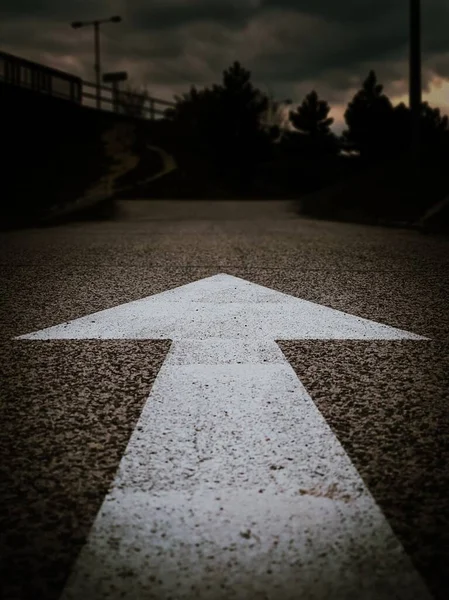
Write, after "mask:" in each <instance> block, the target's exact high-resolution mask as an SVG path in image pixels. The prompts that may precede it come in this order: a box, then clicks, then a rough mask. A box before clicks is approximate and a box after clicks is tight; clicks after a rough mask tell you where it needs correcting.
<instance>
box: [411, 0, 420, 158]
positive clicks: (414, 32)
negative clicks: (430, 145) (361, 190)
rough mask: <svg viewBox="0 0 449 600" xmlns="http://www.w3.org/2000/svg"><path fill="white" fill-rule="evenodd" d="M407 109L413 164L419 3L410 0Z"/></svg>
mask: <svg viewBox="0 0 449 600" xmlns="http://www.w3.org/2000/svg"><path fill="white" fill-rule="evenodd" d="M409 10H410V14H409V23H410V57H409V69H410V71H409V107H410V113H411V150H412V156H413V159H414V161H415V164H418V160H419V152H420V120H421V119H420V117H421V94H422V92H421V2H420V0H410V9H409Z"/></svg>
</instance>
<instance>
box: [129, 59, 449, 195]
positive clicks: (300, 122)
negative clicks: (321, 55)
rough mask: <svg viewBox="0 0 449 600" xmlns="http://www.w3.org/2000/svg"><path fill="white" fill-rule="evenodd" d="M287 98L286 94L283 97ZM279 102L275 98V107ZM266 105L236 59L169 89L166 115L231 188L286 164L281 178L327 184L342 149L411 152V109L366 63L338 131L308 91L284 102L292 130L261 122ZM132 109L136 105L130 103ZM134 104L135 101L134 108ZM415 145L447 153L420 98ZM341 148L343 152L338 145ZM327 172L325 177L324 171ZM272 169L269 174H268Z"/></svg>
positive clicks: (441, 123) (369, 160)
mask: <svg viewBox="0 0 449 600" xmlns="http://www.w3.org/2000/svg"><path fill="white" fill-rule="evenodd" d="M287 102H288V103H289V104H290V105H291V104H292V103H291V101H287ZM279 106H280V103H276V105H275V106H274V107H271V108H274V109H275V111H276V110H279ZM269 108H270V99H269V98H268V96H267V94H265V93H263V92H261V91H260V90H259V89H257V88H256V87H255V86H254V85H253V83H252V82H251V72H250V71H249V70H247V69H245V68H244V67H242V65H241V64H240V63H239V62H238V61H235V62H234V63H233V64H232V65H231V66H230V67H229V68H228V69H226V70H224V71H223V76H222V81H221V83H220V84H214V85H212V87H205V88H203V89H197V88H196V87H195V86H194V85H192V86H191V89H190V91H189V92H188V93H186V94H184V95H182V96H175V106H174V107H173V108H169V109H167V110H166V111H165V120H166V121H167V122H168V123H169V124H170V126H171V127H172V128H173V129H174V130H175V131H176V135H177V137H178V138H179V140H180V144H181V145H182V146H183V147H184V149H185V152H188V153H191V154H195V155H196V156H199V157H202V158H203V160H204V161H206V162H207V164H208V169H209V170H210V172H211V173H213V176H215V177H217V178H218V179H220V180H225V181H227V182H228V183H229V182H232V186H233V189H235V190H237V191H239V192H247V191H248V190H250V189H251V186H252V185H253V183H254V180H255V179H257V177H260V176H261V173H262V172H265V176H266V173H268V172H269V171H270V169H271V172H272V173H274V172H275V171H276V167H274V165H277V168H280V165H281V163H282V164H283V165H284V166H285V165H286V164H288V165H290V166H291V167H292V168H291V169H290V171H289V173H288V176H286V175H285V174H284V175H283V176H282V181H283V185H288V181H287V180H288V179H289V178H290V180H292V179H295V177H297V176H298V173H302V176H301V179H302V181H303V187H302V191H311V190H313V189H316V188H319V187H320V186H322V185H324V184H326V183H329V182H330V181H331V180H332V177H334V175H332V174H331V175H329V173H330V172H332V173H335V172H336V171H338V169H339V168H340V166H338V167H335V165H336V164H338V165H340V163H341V161H342V156H343V155H345V154H346V155H348V154H351V155H353V156H354V157H356V158H355V160H354V159H353V160H352V162H353V163H354V162H356V163H357V164H358V165H372V164H376V163H377V162H382V161H385V160H388V159H394V158H395V157H400V156H403V155H404V154H406V153H408V152H409V149H410V142H411V114H410V110H409V108H408V107H407V106H406V105H405V104H404V103H401V104H399V105H397V106H393V104H392V102H391V101H390V99H389V98H388V97H387V96H386V95H385V93H384V91H383V86H382V85H381V84H380V83H379V82H378V80H377V77H376V74H375V72H374V71H373V70H371V71H370V72H369V74H368V76H367V78H366V79H365V81H363V85H362V87H361V89H360V90H359V91H357V93H356V94H355V95H354V97H353V98H352V100H351V101H350V102H349V103H348V105H347V107H346V111H345V113H344V119H345V124H346V128H345V129H344V131H343V132H342V134H341V135H337V134H335V133H334V132H333V131H332V130H331V125H332V124H333V122H334V120H333V119H332V118H331V117H329V112H330V110H331V107H330V106H329V103H328V102H327V101H325V100H324V99H321V98H319V96H318V94H317V92H316V91H315V90H312V91H311V92H310V93H309V94H308V95H307V96H306V97H305V98H304V100H303V101H302V103H300V104H299V105H298V106H297V107H296V108H295V109H290V112H289V117H288V118H289V121H290V123H291V130H285V129H283V128H281V127H280V125H279V123H278V124H271V126H262V123H263V122H264V117H265V116H266V115H267V111H268V110H269ZM132 110H133V111H134V113H133V114H134V115H135V114H136V112H135V111H136V107H135V106H134V107H133V109H132ZM137 110H138V107H137ZM421 146H422V150H423V154H425V155H426V156H427V157H429V156H431V157H435V158H438V159H440V158H441V157H448V156H449V123H448V117H447V116H443V115H441V113H440V110H439V109H438V108H432V107H430V106H429V104H428V103H427V102H423V103H422V105H421ZM342 151H343V152H342ZM326 173H327V176H326ZM273 176H274V175H273Z"/></svg>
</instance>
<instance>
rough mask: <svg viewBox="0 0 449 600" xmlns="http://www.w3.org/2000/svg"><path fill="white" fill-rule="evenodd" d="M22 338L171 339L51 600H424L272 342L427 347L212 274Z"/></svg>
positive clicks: (342, 455)
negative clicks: (57, 595)
mask: <svg viewBox="0 0 449 600" xmlns="http://www.w3.org/2000/svg"><path fill="white" fill-rule="evenodd" d="M20 337H21V338H22V339H23V338H28V339H53V338H60V339H61V338H65V339H80V338H86V337H88V338H111V337H116V338H117V337H118V338H128V339H129V338H134V339H135V338H141V339H142V338H145V337H146V338H171V339H173V340H174V342H173V344H172V346H171V348H170V351H169V353H168V355H167V358H166V360H165V362H164V364H163V366H162V368H161V370H160V372H159V374H158V376H157V378H156V380H155V382H154V385H153V387H152V390H151V393H150V395H149V398H148V400H147V402H146V404H145V406H144V409H143V411H142V414H141V416H140V418H139V421H138V423H137V426H136V429H135V430H134V432H133V434H132V436H131V438H130V441H129V443H128V446H127V449H126V451H125V454H124V456H123V458H122V460H121V462H120V465H119V468H118V471H117V474H116V477H115V480H114V482H113V484H112V486H111V488H110V490H109V492H108V494H107V496H106V498H105V501H104V503H103V505H102V507H101V509H100V511H99V513H98V515H97V517H96V519H95V522H94V525H93V527H92V529H91V532H90V534H89V537H88V541H87V543H86V545H85V546H84V548H83V549H82V551H81V553H80V555H79V557H78V560H77V562H76V564H75V566H74V569H73V571H72V573H71V575H70V577H69V580H68V582H67V585H66V587H65V589H64V592H63V594H62V597H61V600H81V599H82V600H87V599H89V600H97V599H98V600H100V599H101V600H103V599H113V600H115V599H118V598H129V599H131V598H133V599H135V598H145V599H158V600H159V599H162V598H164V599H167V598H169V597H171V598H173V599H174V598H176V599H187V598H192V597H198V598H205V599H210V600H212V599H213V600H216V599H223V600H224V599H228V598H241V599H243V598H248V599H258V598H260V599H262V598H263V599H271V600H274V599H276V600H277V599H278V598H279V599H280V598H282V599H285V600H289V599H293V598H295V599H298V598H304V599H311V600H314V599H317V600H324V599H327V598H333V599H337V600H390V599H391V600H393V599H395V600H397V599H401V600H402V599H403V600H409V599H410V598H414V599H416V600H424V599H426V600H429V599H430V598H431V596H430V594H429V592H428V591H427V589H426V587H425V584H424V583H423V582H422V580H421V578H420V577H419V575H418V573H417V572H416V571H415V570H414V568H413V566H412V564H411V562H410V559H409V558H408V556H407V555H406V553H405V552H404V550H403V548H402V546H401V544H400V543H399V541H398V540H397V539H396V538H395V536H394V534H393V532H392V530H391V528H390V526H389V524H388V522H387V520H386V519H385V517H384V515H383V514H382V512H381V510H380V508H379V507H378V506H377V504H376V503H375V501H374V499H373V497H372V496H371V494H370V492H369V490H368V489H367V488H366V486H365V485H364V483H363V481H362V479H361V477H360V475H359V474H358V472H357V470H356V469H355V467H354V466H353V465H352V463H351V461H350V459H349V457H348V456H347V454H346V453H345V451H344V449H343V448H342V446H341V445H340V443H339V441H338V440H337V438H336V437H335V435H334V434H333V433H332V431H331V429H330V427H329V426H328V425H327V423H326V421H325V420H324V418H323V416H322V415H321V413H320V412H319V411H318V409H317V408H316V406H315V404H314V402H313V401H312V399H311V397H310V396H309V395H308V394H307V392H306V390H305V388H304V387H303V386H302V384H301V382H300V381H299V380H298V378H297V376H296V374H295V372H294V371H293V369H292V368H291V366H290V365H289V363H288V362H287V360H286V359H285V357H284V355H283V354H282V352H281V350H280V349H279V347H278V346H277V344H276V342H275V340H276V339H298V338H304V337H307V338H316V339H322V338H325V337H329V338H330V339H426V338H423V337H422V336H417V335H415V334H412V333H408V332H406V331H403V330H399V329H396V328H391V327H388V326H385V325H381V324H378V323H374V322H372V321H368V320H365V319H360V318H357V317H351V316H350V315H347V314H345V313H341V312H339V311H334V310H333V309H330V308H326V307H321V306H319V305H315V304H312V303H310V302H306V301H303V300H300V299H297V298H293V297H290V296H288V295H286V294H281V293H279V292H275V291H273V290H270V289H268V288H265V287H262V286H258V285H255V284H251V283H249V282H246V281H244V280H242V279H238V278H236V277H231V276H228V275H217V276H214V277H210V278H207V279H203V280H201V281H199V282H194V283H191V284H188V285H185V286H182V287H180V288H176V289H173V290H169V291H167V292H164V293H162V294H158V295H156V296H152V297H150V298H146V299H143V300H139V301H137V302H133V303H130V304H127V305H122V306H119V307H116V308H113V309H108V310H106V311H101V312H100V313H96V314H95V315H89V316H88V317H83V318H81V319H76V320H74V321H71V322H69V323H67V324H65V325H60V326H56V327H50V328H48V329H44V330H42V331H40V332H36V333H33V334H29V335H26V336H20Z"/></svg>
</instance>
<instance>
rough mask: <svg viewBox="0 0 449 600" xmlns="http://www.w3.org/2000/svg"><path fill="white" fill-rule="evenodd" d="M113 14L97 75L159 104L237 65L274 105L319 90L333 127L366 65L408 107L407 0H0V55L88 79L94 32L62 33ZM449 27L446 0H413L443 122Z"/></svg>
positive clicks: (430, 86) (429, 89) (427, 86)
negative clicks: (114, 76) (126, 78)
mask: <svg viewBox="0 0 449 600" xmlns="http://www.w3.org/2000/svg"><path fill="white" fill-rule="evenodd" d="M112 14H120V15H121V16H122V17H123V22H122V23H120V24H105V25H104V26H102V28H101V44H102V45H101V48H102V64H103V69H104V70H107V71H112V70H127V71H128V72H129V75H130V78H131V79H132V80H133V81H134V82H135V83H136V84H146V85H147V87H148V89H149V91H150V93H153V94H154V95H159V96H161V95H162V97H163V98H166V99H172V98H173V95H174V94H181V93H183V92H186V91H188V89H189V88H190V85H191V84H193V83H194V84H196V85H197V86H198V87H202V86H206V85H207V86H210V85H212V84H213V83H218V82H220V81H221V78H222V71H223V70H224V69H226V68H228V67H229V66H230V65H231V64H232V62H233V61H234V60H239V61H240V62H241V63H242V65H243V66H244V67H245V68H247V69H249V70H250V71H251V72H252V78H253V82H254V83H255V84H256V85H257V86H258V87H260V88H261V89H264V90H266V89H270V90H272V92H273V93H274V95H275V97H276V98H277V99H279V100H282V99H285V98H291V99H292V100H293V102H294V103H295V104H297V103H300V102H302V100H303V99H304V97H305V95H306V94H307V93H309V92H310V91H311V90H312V89H316V91H317V92H318V94H319V96H320V97H321V98H323V99H325V100H327V101H328V102H329V103H330V104H331V106H332V111H333V112H332V113H331V116H333V117H334V118H335V119H336V122H335V125H334V127H335V128H338V127H341V124H342V122H341V119H342V114H343V112H344V110H343V108H344V107H345V105H346V104H347V102H348V101H349V100H350V99H351V97H352V96H353V94H354V93H355V92H356V91H357V90H358V89H359V88H360V86H361V83H362V81H363V79H364V78H365V77H366V76H367V74H368V72H369V70H370V69H372V68H373V69H375V71H376V73H377V75H378V79H379V81H380V82H381V83H382V84H383V85H384V89H385V92H386V93H387V94H388V95H389V96H390V98H391V99H392V101H393V102H394V103H395V100H396V99H397V98H407V94H408V36H409V31H408V2H407V1H406V0H403V1H402V2H392V1H391V0H357V2H352V1H350V0H340V1H339V2H336V1H335V0H163V1H162V0H126V1H125V0H111V1H106V0H76V1H75V0H65V1H64V2H61V1H60V0H41V1H40V2H36V1H35V0H34V1H31V0H22V1H21V2H20V3H19V2H17V1H16V0H3V2H2V5H1V8H0V38H1V39H2V49H4V50H6V51H9V52H12V53H13V54H18V55H19V56H24V57H25V58H29V59H31V60H36V61H38V62H44V63H46V64H49V65H50V66H55V67H57V68H61V69H66V70H69V71H71V72H73V73H75V74H78V75H80V76H81V77H83V78H85V79H88V80H92V79H93V32H92V28H83V29H79V30H73V29H71V28H70V25H69V24H70V22H71V21H72V20H78V19H82V20H90V19H94V18H107V17H108V16H110V15H112ZM448 29H449V2H447V0H426V2H422V53H423V90H424V97H425V98H426V99H429V101H430V102H431V104H432V102H433V103H434V104H435V105H438V106H440V107H441V108H442V110H443V112H448V113H449V99H448V98H447V93H446V92H445V93H443V91H444V90H446V89H447V88H446V87H445V85H446V83H445V82H447V81H449V38H448V36H447V31H448ZM437 82H442V83H441V85H440V87H438V83H437ZM442 90H443V91H442Z"/></svg>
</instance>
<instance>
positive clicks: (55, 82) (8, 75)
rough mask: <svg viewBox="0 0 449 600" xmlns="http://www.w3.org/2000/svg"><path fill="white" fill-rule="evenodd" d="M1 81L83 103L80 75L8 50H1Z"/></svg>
mask: <svg viewBox="0 0 449 600" xmlns="http://www.w3.org/2000/svg"><path fill="white" fill-rule="evenodd" d="M0 81H4V82H5V83H9V84H11V85H16V86H19V87H23V88H27V89H30V90H33V91H36V92H40V93H43V94H48V95H49V96H55V97H58V98H65V99H67V100H71V101H72V102H76V103H77V104H81V95H82V80H81V78H80V77H76V76H75V75H70V74H69V73H65V72H64V71H60V70H59V69H52V68H50V67H46V66H45V65H41V64H40V63H35V62H33V61H31V60H26V59H24V58H20V57H18V56H14V55H13V54H9V53H8V52H0Z"/></svg>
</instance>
